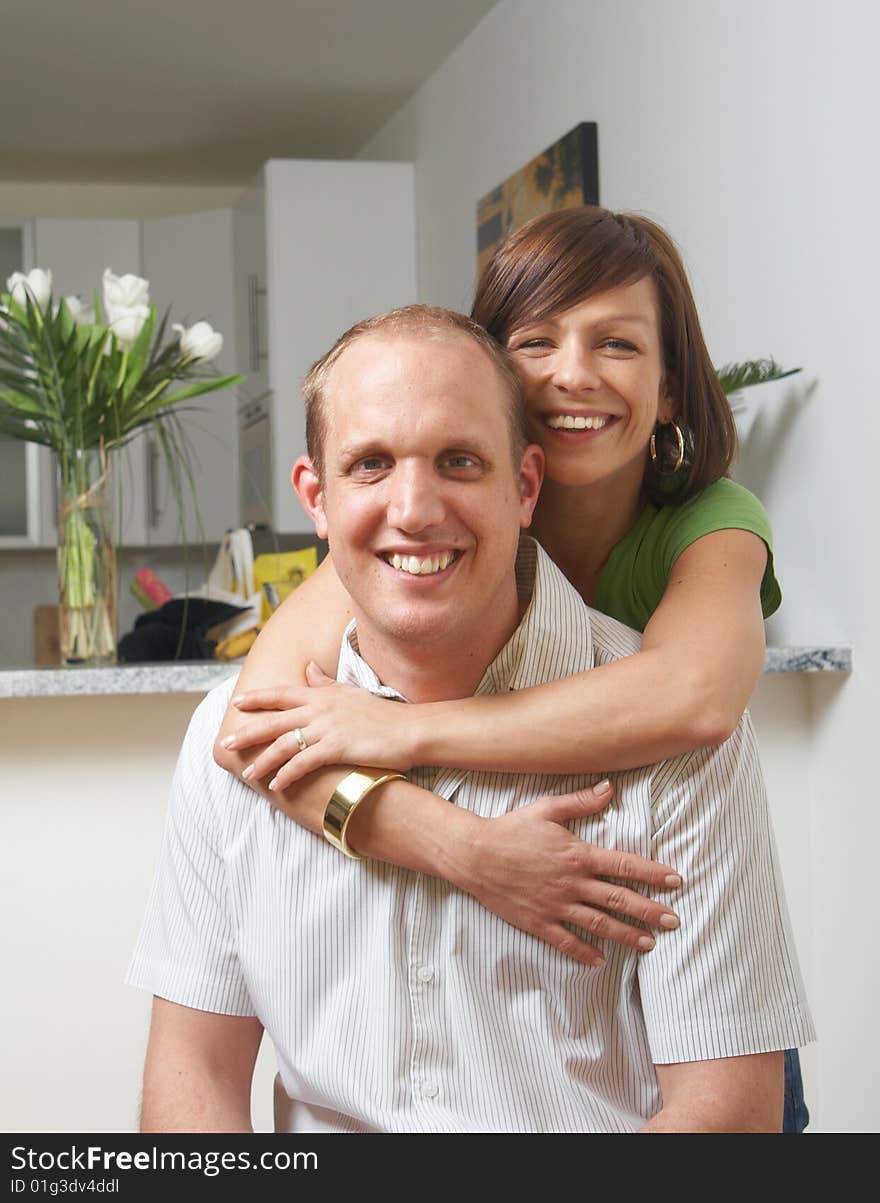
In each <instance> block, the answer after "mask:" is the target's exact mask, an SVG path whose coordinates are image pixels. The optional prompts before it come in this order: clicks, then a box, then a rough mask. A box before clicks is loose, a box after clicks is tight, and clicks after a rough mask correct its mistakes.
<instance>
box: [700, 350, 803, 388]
mask: <svg viewBox="0 0 880 1203" xmlns="http://www.w3.org/2000/svg"><path fill="white" fill-rule="evenodd" d="M716 370H717V372H718V379H719V381H720V382H721V387H722V388H723V389H724V391H725V393H727V395H728V396H729V395H730V394H731V393H738V392H739V391H740V390H741V389H744V388H751V387H752V386H753V385H755V384H767V383H768V382H769V381H771V380H784V379H785V377H786V376H794V374H795V373H796V372H799V371H800V370H801V369H800V368H783V367H780V365H779V364H778V363H777V362H776V360H775V359H772V358H771V359H747V360H745V361H744V362H742V363H726V364H725V365H724V366H723V367H721V368H717V369H716Z"/></svg>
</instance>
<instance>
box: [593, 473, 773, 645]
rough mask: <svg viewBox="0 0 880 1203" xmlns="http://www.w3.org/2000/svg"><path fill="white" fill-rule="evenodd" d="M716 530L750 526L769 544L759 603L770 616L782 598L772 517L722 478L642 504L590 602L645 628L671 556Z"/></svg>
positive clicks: (745, 492) (664, 582)
mask: <svg viewBox="0 0 880 1203" xmlns="http://www.w3.org/2000/svg"><path fill="white" fill-rule="evenodd" d="M716 530H747V531H752V532H753V533H754V534H756V535H757V536H758V537H759V538H760V539H763V540H764V542H765V543H766V544H767V567H766V569H765V570H764V578H763V580H762V581H761V608H762V609H763V611H764V617H765V618H769V617H770V615H771V614H772V613H773V612H774V611H775V610H777V609H778V608H779V605H780V602H781V601H782V592H781V590H780V588H779V583H778V581H777V580H776V576H775V574H774V571H773V547H772V532H771V529H770V519H769V518H768V517H767V512H766V511H765V509H764V507H763V506H762V505H761V503H760V501H758V499H757V497H755V496H754V495H753V494H752V493H750V492H749V491H748V489H744V488H743V487H742V485H738V484H736V483H735V482H734V481H732V480H728V479H726V478H723V479H722V480H716V481H715V483H714V484H711V485H709V487H708V488H706V489H703V490H702V492H700V493H697V494H695V496H693V497H691V498H690V499H689V500H688V501H685V502H683V503H682V504H681V505H664V506H656V505H652V504H651V503H649V504H648V505H646V506H645V508H644V509H643V510H642V512H641V513H640V514H639V516H638V518H637V519H636V522H635V524H634V526H633V527H632V528H631V529H630V530H629V531H628V532H627V534H625V535H624V537H623V538H622V539H621V540H620V542H619V543H618V544H617V545H616V546H615V548H614V550H613V551H612V552H611V555H610V556H609V557H608V561H607V563H606V564H605V567H604V568H603V569H602V575H601V576H600V577H599V583H598V586H597V588H596V593H595V596H594V598H593V603H592V604H593V606H594V608H595V609H597V610H601V611H602V613H603V614H610V615H611V617H612V618H616V619H617V620H618V621H619V622H624V623H626V625H627V626H630V627H634V628H635V629H636V630H637V631H643V630H644V629H645V627H646V626H647V624H648V620H649V618H650V617H651V615H652V614H653V613H654V611H655V610H656V609H657V607H658V606H659V604H660V600H661V598H662V597H663V594H664V593H665V592H666V586H667V584H668V582H669V577H670V575H671V573H672V567H673V565H674V564H675V561H676V560H677V559H678V557H679V556H680V555H681V553H682V552H683V551H684V550H685V548H687V547H690V545H691V543H694V542H695V541H696V540H697V539H699V538H701V536H703V535H708V534H711V532H712V531H716Z"/></svg>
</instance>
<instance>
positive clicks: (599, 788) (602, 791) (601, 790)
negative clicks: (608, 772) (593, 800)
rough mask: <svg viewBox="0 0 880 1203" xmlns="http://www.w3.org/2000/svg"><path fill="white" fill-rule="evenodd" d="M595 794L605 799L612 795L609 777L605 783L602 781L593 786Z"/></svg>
mask: <svg viewBox="0 0 880 1203" xmlns="http://www.w3.org/2000/svg"><path fill="white" fill-rule="evenodd" d="M593 793H594V794H595V795H596V797H597V798H604V797H605V795H606V794H610V793H611V782H610V781H609V780H608V778H607V777H606V778H605V779H604V781H600V782H598V784H597V785H594V786H593Z"/></svg>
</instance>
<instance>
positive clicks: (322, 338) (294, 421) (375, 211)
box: [264, 160, 417, 534]
mask: <svg viewBox="0 0 880 1203" xmlns="http://www.w3.org/2000/svg"><path fill="white" fill-rule="evenodd" d="M264 180H265V197H266V199H265V207H266V252H267V254H266V261H267V270H268V280H267V288H268V318H269V340H268V352H269V361H268V363H269V379H270V383H271V386H272V422H273V432H272V451H273V457H274V469H273V481H272V483H273V499H272V501H273V505H272V509H273V514H274V523H275V528H276V530H278V531H279V532H286V533H294V532H295V533H301V532H304V533H309V534H311V533H312V532H313V527H312V524H311V521H310V520H309V518H308V517H307V515H306V514H305V513H304V511H303V510H302V508H301V507H300V504H299V502H298V501H297V499H296V495H295V494H294V492H293V489H292V488H291V485H290V469H291V465H292V464H293V462H294V460H295V459H296V458H297V456H299V455H302V454H303V453H304V452H305V415H304V410H303V402H302V394H301V385H302V380H303V377H304V376H305V374H306V372H307V371H308V369H309V367H310V366H311V364H312V363H313V362H314V361H315V359H317V358H318V357H319V356H321V355H323V354H324V352H325V351H328V350H329V349H330V347H331V346H332V345H333V343H334V342H335V341H336V339H337V338H338V337H339V335H340V334H342V333H343V332H344V331H345V330H347V329H348V327H349V326H351V325H353V324H354V323H355V322H357V321H360V319H361V318H365V317H370V316H373V315H375V314H378V313H383V312H385V311H386V310H388V309H395V308H397V307H399V306H401V305H408V304H411V303H412V302H414V301H416V300H417V287H416V263H415V200H414V174H413V165H412V164H411V163H368V162H330V161H326V162H325V161H320V162H319V161H297V160H272V161H270V162H269V163H267V164H266V166H265V169H264Z"/></svg>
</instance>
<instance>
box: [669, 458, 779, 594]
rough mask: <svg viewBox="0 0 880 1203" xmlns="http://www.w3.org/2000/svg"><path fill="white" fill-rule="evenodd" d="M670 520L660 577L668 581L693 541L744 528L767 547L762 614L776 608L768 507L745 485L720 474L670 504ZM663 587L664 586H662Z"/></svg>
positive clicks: (777, 592)
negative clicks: (681, 500) (686, 498)
mask: <svg viewBox="0 0 880 1203" xmlns="http://www.w3.org/2000/svg"><path fill="white" fill-rule="evenodd" d="M669 513H670V517H669V521H668V523H667V525H666V529H665V531H664V536H663V541H662V545H661V548H660V555H661V563H662V574H663V580H664V581H668V580H669V577H670V575H671V573H672V569H673V566H674V564H675V561H676V560H677V559H678V557H679V556H680V555H681V553H682V552H683V551H685V550H686V549H687V548H688V547H690V545H691V544H692V543H695V542H696V541H697V539H700V538H702V536H703V535H709V534H712V533H713V532H714V531H717V530H746V531H751V533H752V534H755V535H757V536H758V538H759V539H762V540H763V541H764V543H765V544H766V547H767V567H766V568H765V569H764V576H763V578H762V580H761V608H762V610H763V612H764V617H765V618H769V617H770V615H771V614H773V613H775V612H776V610H778V609H779V606H780V605H781V603H782V590H781V589H780V587H779V582H778V581H777V579H776V574H775V571H774V567H773V532H772V529H771V526H770V519H769V517H768V516H767V511H766V510H765V509H764V507H763V506H762V505H761V503H760V501H759V500H758V498H757V497H755V495H754V494H753V493H750V492H749V491H748V489H744V488H743V487H742V485H738V484H737V483H736V482H735V481H732V480H727V479H726V478H723V479H721V480H716V481H715V483H714V484H712V485H709V487H708V488H706V489H703V491H702V492H701V493H698V494H697V495H696V496H695V497H692V498H691V499H690V501H686V502H684V503H683V504H682V505H679V506H670V507H669ZM664 587H665V586H664Z"/></svg>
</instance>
